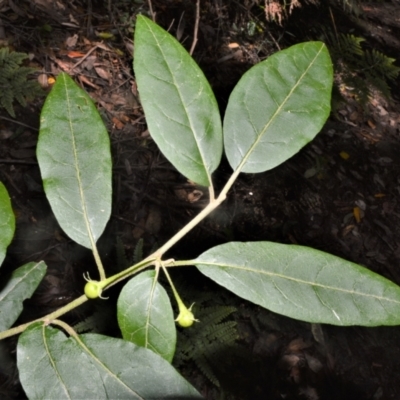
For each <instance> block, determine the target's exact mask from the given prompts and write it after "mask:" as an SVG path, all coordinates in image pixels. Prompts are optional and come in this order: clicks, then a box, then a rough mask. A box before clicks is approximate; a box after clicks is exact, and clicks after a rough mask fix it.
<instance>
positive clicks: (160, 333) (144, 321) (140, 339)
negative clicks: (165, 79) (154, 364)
mask: <svg viewBox="0 0 400 400" xmlns="http://www.w3.org/2000/svg"><path fill="white" fill-rule="evenodd" d="M117 309H118V324H119V327H120V329H121V332H122V336H123V338H124V339H125V340H128V341H130V342H132V343H135V344H136V345H138V346H142V347H146V348H148V349H150V350H152V351H154V352H155V353H157V354H159V355H160V356H161V357H163V358H165V359H166V360H167V361H169V362H171V361H172V359H173V357H174V353H175V345H176V327H175V321H174V316H173V311H172V307H171V302H170V300H169V297H168V295H167V292H166V291H165V289H164V288H163V287H162V286H161V285H160V284H159V283H158V282H157V276H156V272H155V271H154V270H152V271H145V272H142V273H141V274H139V275H137V276H135V277H134V278H132V279H131V280H130V281H129V282H128V283H127V284H126V285H125V286H124V288H123V289H122V291H121V294H120V295H119V298H118V305H117Z"/></svg>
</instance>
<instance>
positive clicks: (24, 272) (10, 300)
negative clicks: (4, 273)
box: [0, 261, 47, 332]
mask: <svg viewBox="0 0 400 400" xmlns="http://www.w3.org/2000/svg"><path fill="white" fill-rule="evenodd" d="M46 269H47V266H46V264H45V263H44V262H43V261H41V262H39V263H36V262H30V263H28V264H26V265H24V266H22V267H19V268H17V269H16V270H15V271H13V273H12V275H11V277H10V279H9V280H8V282H7V283H6V285H5V286H4V287H3V288H2V289H1V291H0V332H1V331H5V330H6V329H9V328H10V327H11V326H12V325H13V323H14V322H15V321H16V320H17V318H18V317H19V315H20V314H21V311H22V309H23V304H22V302H23V301H24V300H25V299H28V298H30V297H31V296H32V294H33V292H34V291H35V290H36V288H37V287H38V285H39V283H40V282H41V280H42V279H43V277H44V274H45V273H46Z"/></svg>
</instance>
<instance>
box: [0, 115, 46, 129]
mask: <svg viewBox="0 0 400 400" xmlns="http://www.w3.org/2000/svg"><path fill="white" fill-rule="evenodd" d="M0 119H3V120H4V121H9V122H13V123H14V124H18V125H21V126H24V127H25V128H29V129H33V130H34V131H38V130H39V129H38V128H34V127H33V126H30V125H27V124H24V123H23V122H20V121H16V120H15V119H11V118H7V117H3V116H2V115H0Z"/></svg>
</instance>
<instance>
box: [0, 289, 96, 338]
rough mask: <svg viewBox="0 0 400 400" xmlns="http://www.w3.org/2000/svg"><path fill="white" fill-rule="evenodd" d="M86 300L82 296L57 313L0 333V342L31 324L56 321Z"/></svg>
mask: <svg viewBox="0 0 400 400" xmlns="http://www.w3.org/2000/svg"><path fill="white" fill-rule="evenodd" d="M87 300H88V298H87V297H86V296H85V295H82V296H80V297H78V298H77V299H75V300H73V301H71V303H68V304H67V305H65V306H64V307H61V308H60V309H58V310H57V311H54V312H52V313H50V314H47V315H45V316H44V317H41V318H38V319H35V320H34V321H30V322H27V323H26V324H22V325H19V326H16V327H15V328H11V329H8V330H7V331H4V332H0V340H2V339H5V338H7V337H10V336H13V335H17V334H18V333H21V332H23V331H24V330H25V329H26V328H27V327H28V326H29V325H31V324H33V323H34V322H39V321H43V322H48V323H50V322H51V321H53V320H55V319H57V318H58V317H60V316H61V315H64V314H66V313H67V312H69V311H71V310H73V309H74V308H76V307H78V306H80V305H81V304H83V303H85V302H86V301H87Z"/></svg>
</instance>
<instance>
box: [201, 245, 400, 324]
mask: <svg viewBox="0 0 400 400" xmlns="http://www.w3.org/2000/svg"><path fill="white" fill-rule="evenodd" d="M195 263H196V266H197V267H198V269H199V270H200V271H201V272H202V273H203V274H204V275H206V276H208V277H209V278H211V279H212V280H214V281H215V282H217V283H218V284H220V285H221V286H224V287H225V288H227V289H229V290H231V291H232V292H234V293H235V294H237V295H238V296H240V297H242V298H244V299H247V300H249V301H252V302H253V303H256V304H258V305H260V306H262V307H265V308H267V309H269V310H271V311H274V312H276V313H279V314H283V315H286V316H288V317H291V318H295V319H299V320H303V321H308V322H314V323H327V324H333V325H364V326H377V325H399V324H400V287H398V286H397V285H395V284H394V283H392V282H391V281H389V280H388V279H385V278H383V277H381V276H380V275H378V274H375V273H373V272H371V271H369V270H367V269H366V268H363V267H361V266H359V265H357V264H354V263H352V262H349V261H346V260H343V259H341V258H339V257H336V256H333V255H330V254H327V253H324V252H321V251H318V250H314V249H311V248H309V247H303V246H297V245H284V244H278V243H270V242H251V243H235V242H231V243H228V244H224V245H221V246H217V247H214V248H212V249H210V250H208V251H206V252H205V253H203V254H202V255H200V256H199V257H198V258H197V259H196V260H195Z"/></svg>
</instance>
